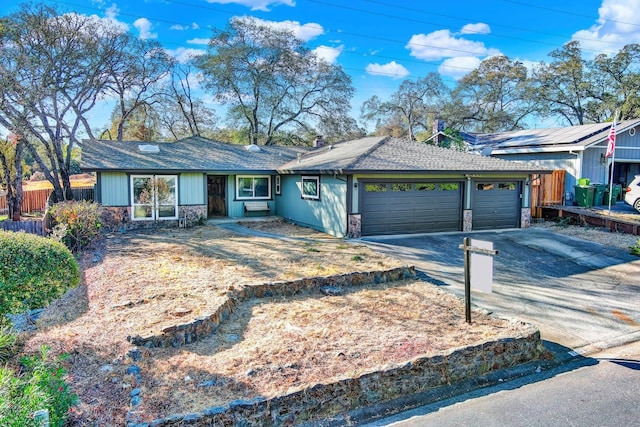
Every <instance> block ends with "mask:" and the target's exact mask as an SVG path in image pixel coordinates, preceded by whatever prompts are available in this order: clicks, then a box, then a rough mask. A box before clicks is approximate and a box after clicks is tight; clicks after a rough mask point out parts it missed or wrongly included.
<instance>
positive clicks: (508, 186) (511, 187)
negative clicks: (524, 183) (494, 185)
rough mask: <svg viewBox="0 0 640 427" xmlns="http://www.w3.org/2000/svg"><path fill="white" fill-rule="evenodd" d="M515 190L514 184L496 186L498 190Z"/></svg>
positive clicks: (502, 183)
mask: <svg viewBox="0 0 640 427" xmlns="http://www.w3.org/2000/svg"><path fill="white" fill-rule="evenodd" d="M515 189H516V183H515V182H501V183H500V184H498V190H508V191H513V190H515Z"/></svg>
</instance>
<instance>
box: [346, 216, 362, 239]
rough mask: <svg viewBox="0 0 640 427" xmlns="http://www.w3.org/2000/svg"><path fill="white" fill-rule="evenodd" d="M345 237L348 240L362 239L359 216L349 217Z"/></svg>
mask: <svg viewBox="0 0 640 427" xmlns="http://www.w3.org/2000/svg"><path fill="white" fill-rule="evenodd" d="M347 237H348V238H350V239H359V238H360V237H362V215H361V214H351V215H349V229H348V230H347Z"/></svg>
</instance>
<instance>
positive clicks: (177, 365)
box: [23, 221, 518, 426]
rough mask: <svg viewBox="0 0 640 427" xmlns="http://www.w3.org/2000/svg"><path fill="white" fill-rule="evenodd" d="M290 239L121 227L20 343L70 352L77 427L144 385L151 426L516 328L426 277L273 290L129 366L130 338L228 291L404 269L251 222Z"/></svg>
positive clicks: (278, 226) (106, 417) (124, 403)
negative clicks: (469, 314) (211, 327)
mask: <svg viewBox="0 0 640 427" xmlns="http://www.w3.org/2000/svg"><path fill="white" fill-rule="evenodd" d="M247 225H248V226H250V227H255V228H261V229H263V230H268V231H270V232H274V233H280V234H283V235H284V236H287V237H289V239H274V238H270V237H255V236H247V235H241V234H236V233H234V232H232V231H228V230H225V229H222V228H219V227H216V226H200V227H194V228H190V229H186V230H185V229H168V230H156V231H145V232H128V233H125V234H120V233H114V234H111V235H109V236H107V237H106V238H105V239H104V241H103V242H102V243H101V245H100V247H98V248H96V249H95V250H94V251H93V252H90V253H87V254H85V255H84V257H83V258H82V260H81V263H82V267H83V272H84V274H83V283H82V284H81V286H79V287H78V288H76V289H74V290H72V291H70V292H68V293H67V294H66V295H65V296H64V297H63V298H62V299H60V300H58V301H56V302H55V303H53V304H52V305H51V306H50V307H48V308H47V309H46V310H45V311H44V312H43V314H42V316H41V317H40V319H39V320H38V322H37V326H38V329H37V330H36V331H33V332H28V333H25V336H24V338H23V342H24V346H25V349H24V350H25V351H26V352H35V351H36V350H37V349H38V348H39V347H40V346H41V345H44V344H46V345H49V346H51V347H52V349H53V353H54V354H62V353H67V354H69V356H70V357H69V358H68V359H67V362H66V367H67V368H68V372H69V382H70V384H71V386H72V389H73V390H74V391H75V392H76V393H77V394H78V395H79V396H80V403H79V405H78V407H77V408H75V409H74V413H73V416H72V425H76V426H93V425H101V426H103V425H123V424H124V422H125V416H126V413H127V411H128V410H129V404H130V392H131V390H132V388H136V387H139V388H140V390H141V396H142V398H143V401H142V404H141V405H140V407H139V408H140V410H141V411H142V412H143V413H144V418H145V420H146V421H150V420H153V419H155V418H158V417H164V416H167V415H170V414H172V413H186V412H193V411H198V410H202V409H204V408H207V407H211V406H215V405H222V404H225V403H228V402H229V401H232V400H235V399H245V398H252V397H257V396H264V397H270V396H275V395H278V394H282V393H285V392H287V391H291V390H296V389H299V388H303V387H305V386H308V385H312V384H316V383H319V382H328V381H331V380H332V379H336V378H345V377H354V376H357V375H359V374H362V373H364V372H368V371H372V370H376V369H377V368H379V367H382V366H385V365H388V364H393V363H400V362H403V361H407V360H409V359H411V358H413V357H415V356H418V355H428V354H435V353H438V352H441V351H443V350H447V349H450V348H457V347H461V346H465V345H470V344H477V343H481V342H484V341H487V340H491V339H495V338H500V337H507V336H512V335H513V333H514V331H515V329H514V328H517V327H518V326H517V325H515V324H512V323H509V322H507V321H502V320H497V319H493V318H490V317H487V316H484V315H481V314H480V313H478V314H474V323H473V324H471V325H467V324H466V323H465V322H464V307H463V304H462V302H461V301H459V300H458V299H456V298H455V297H453V296H451V295H449V294H447V293H445V292H443V291H441V290H440V289H438V288H437V287H435V286H433V285H430V284H428V283H425V282H421V281H419V280H407V281H402V282H395V283H386V284H381V285H375V286H374V285H372V286H367V287H357V288H356V287H354V288H351V289H349V290H348V291H346V292H345V293H344V295H341V296H324V295H322V294H320V293H309V294H303V295H297V296H295V297H290V298H264V299H257V300H251V301H247V302H246V303H244V304H242V305H240V306H239V307H238V308H237V309H236V310H235V312H234V313H233V314H232V316H231V318H230V319H229V320H228V321H227V322H225V323H223V324H222V326H221V328H220V330H219V331H218V333H217V334H215V335H213V336H211V337H209V338H207V339H205V340H203V341H200V342H198V343H194V344H190V345H187V346H185V347H181V348H168V349H141V350H142V356H143V357H142V360H140V361H138V362H135V363H136V365H137V366H139V367H140V368H141V379H142V381H141V382H138V380H137V379H136V378H135V376H134V375H131V374H130V373H128V372H127V371H128V369H129V367H130V366H131V364H132V363H134V362H132V361H131V359H130V358H129V357H128V356H127V354H128V353H129V352H130V351H131V350H132V349H134V347H133V346H132V345H131V344H130V343H129V342H128V341H127V336H132V335H137V334H140V335H145V334H148V333H152V332H154V333H157V332H159V331H160V330H161V329H162V328H164V327H166V326H169V325H174V324H177V323H183V322H186V321H189V320H190V319H192V318H194V317H197V316H199V315H201V314H203V313H208V312H211V311H212V308H214V307H216V305H217V304H219V303H220V301H222V299H223V298H224V297H225V295H226V294H227V292H228V291H229V289H232V288H237V287H242V286H247V285H250V284H252V283H264V282H270V281H279V280H291V279H296V278H302V277H308V276H327V275H335V274H341V273H347V272H353V271H368V270H385V269H389V268H393V267H397V266H400V263H399V262H398V261H396V260H394V259H391V258H388V257H385V256H382V255H379V254H376V253H374V252H372V251H371V250H369V249H368V248H366V247H364V246H362V245H359V244H358V243H357V242H355V243H352V242H346V241H344V240H341V239H336V238H332V237H330V236H327V235H325V234H321V233H317V232H315V231H311V230H308V229H304V228H300V227H296V226H293V225H290V224H286V223H283V222H281V221H279V222H258V223H250V224H247Z"/></svg>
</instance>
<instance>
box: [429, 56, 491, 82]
mask: <svg viewBox="0 0 640 427" xmlns="http://www.w3.org/2000/svg"><path fill="white" fill-rule="evenodd" d="M480 62H481V60H480V58H478V57H476V56H457V57H455V58H447V59H445V60H444V61H442V64H440V66H439V67H438V72H439V73H440V74H442V75H443V76H448V77H453V78H454V79H456V80H459V79H461V78H463V77H464V76H466V75H467V74H469V73H470V72H471V71H473V70H475V69H476V68H478V65H480Z"/></svg>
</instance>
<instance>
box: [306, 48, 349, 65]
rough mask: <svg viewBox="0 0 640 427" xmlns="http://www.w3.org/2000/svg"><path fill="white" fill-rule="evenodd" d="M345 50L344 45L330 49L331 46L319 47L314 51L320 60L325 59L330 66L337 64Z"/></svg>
mask: <svg viewBox="0 0 640 427" xmlns="http://www.w3.org/2000/svg"><path fill="white" fill-rule="evenodd" d="M343 50H344V45H340V46H338V47H330V46H318V47H317V48H315V49H313V52H314V53H315V54H316V55H317V56H318V58H321V59H324V60H325V61H327V62H328V63H329V64H335V62H336V60H337V59H338V56H340V54H341V53H342V51H343Z"/></svg>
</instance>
